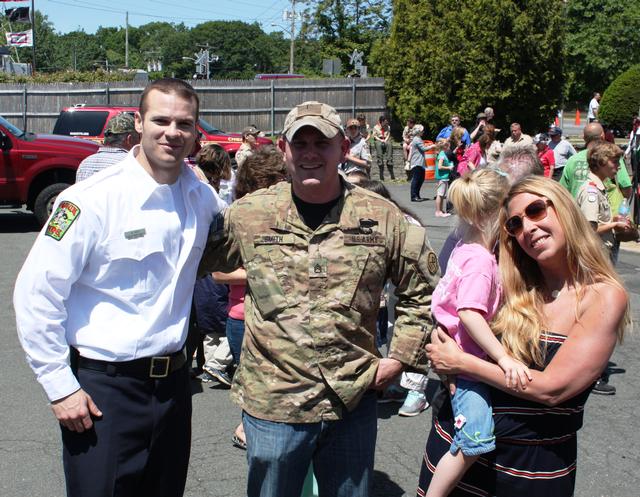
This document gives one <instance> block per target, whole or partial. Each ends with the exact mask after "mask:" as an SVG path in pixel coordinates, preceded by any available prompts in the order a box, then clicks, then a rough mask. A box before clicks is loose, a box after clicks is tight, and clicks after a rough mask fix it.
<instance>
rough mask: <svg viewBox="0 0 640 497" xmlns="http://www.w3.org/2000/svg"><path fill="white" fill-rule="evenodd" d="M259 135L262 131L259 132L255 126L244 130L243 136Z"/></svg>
mask: <svg viewBox="0 0 640 497" xmlns="http://www.w3.org/2000/svg"><path fill="white" fill-rule="evenodd" d="M258 133H260V131H258V128H256V127H255V126H247V127H246V128H244V129H243V130H242V136H247V135H257V134H258Z"/></svg>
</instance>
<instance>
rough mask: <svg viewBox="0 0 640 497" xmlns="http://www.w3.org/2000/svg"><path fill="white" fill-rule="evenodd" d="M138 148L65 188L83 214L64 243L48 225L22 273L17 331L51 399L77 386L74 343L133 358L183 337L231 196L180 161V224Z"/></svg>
mask: <svg viewBox="0 0 640 497" xmlns="http://www.w3.org/2000/svg"><path fill="white" fill-rule="evenodd" d="M138 150H139V146H136V147H134V148H133V149H132V150H131V151H130V152H129V154H128V155H127V157H126V159H125V160H124V161H122V162H121V163H119V164H117V165H114V166H111V167H109V168H107V169H105V170H103V171H101V172H99V173H97V174H95V175H93V176H91V177H90V178H88V179H86V180H85V181H82V182H80V183H76V184H75V185H73V186H71V187H69V188H68V189H67V190H65V191H64V192H62V193H61V194H60V196H59V197H58V199H57V201H56V208H57V207H58V206H59V205H60V204H61V202H63V201H66V202H71V203H72V204H73V205H74V206H77V208H78V209H79V213H78V215H77V216H76V218H75V219H74V221H73V222H72V223H71V225H70V226H69V227H68V228H67V231H66V232H64V235H63V236H62V237H61V238H60V239H59V240H57V239H56V238H55V237H52V236H49V235H47V228H48V226H45V227H44V228H43V230H42V232H40V234H39V235H38V237H37V238H36V241H35V243H34V245H33V247H32V249H31V252H30V253H29V255H28V257H27V260H26V261H25V263H24V266H23V267H22V270H21V271H20V274H19V275H18V279H17V281H16V287H15V292H14V306H15V311H16V319H17V327H18V335H19V337H20V341H21V343H22V346H23V348H24V349H25V351H26V353H27V359H28V361H29V364H30V365H31V367H32V369H33V370H34V372H35V373H36V376H37V378H38V381H39V382H40V383H41V384H42V386H43V387H44V390H45V392H46V393H47V395H48V397H49V399H50V400H52V401H53V400H57V399H60V398H62V397H65V396H67V395H69V394H71V393H73V392H74V391H76V390H78V389H79V388H80V385H79V384H78V382H77V380H76V378H75V376H74V375H73V372H72V371H71V369H70V367H69V345H72V346H73V347H75V348H76V349H78V351H79V352H80V355H82V356H83V357H88V358H91V359H99V360H104V361H127V360H132V359H137V358H141V357H149V356H157V355H166V354H170V353H172V352H176V351H178V350H180V348H181V347H182V345H183V344H184V342H185V339H186V335H187V331H188V330H187V324H188V316H189V312H190V308H191V299H192V295H193V285H194V281H195V277H196V271H197V267H198V263H199V261H200V256H201V255H202V251H203V249H204V246H205V243H206V241H207V234H208V230H209V226H210V225H211V223H212V221H213V220H214V218H215V217H216V215H217V214H218V213H219V212H220V211H221V210H222V208H223V206H224V203H223V202H222V201H221V200H220V199H219V197H218V195H217V194H216V193H215V191H214V190H213V188H211V187H210V186H208V185H206V184H204V183H202V182H200V181H199V180H198V179H197V178H196V176H195V175H194V174H193V172H192V171H191V170H189V169H188V168H187V167H186V166H183V167H182V171H181V174H180V179H179V184H180V186H181V193H182V198H183V200H184V210H183V213H184V217H185V218H184V219H183V221H182V222H183V223H184V229H182V228H181V220H180V219H179V216H178V213H177V211H176V207H175V205H174V195H173V194H172V191H171V186H170V185H161V184H158V183H157V182H156V181H155V180H154V179H153V178H152V177H151V176H150V175H149V174H148V173H147V172H146V171H145V170H144V169H143V168H142V166H141V165H140V163H139V162H138V161H137V160H136V155H137V153H138ZM65 205H69V204H65ZM55 212H56V210H55V209H54V213H55Z"/></svg>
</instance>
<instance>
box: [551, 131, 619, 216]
mask: <svg viewBox="0 0 640 497" xmlns="http://www.w3.org/2000/svg"><path fill="white" fill-rule="evenodd" d="M583 138H584V143H585V145H586V148H585V149H584V150H582V151H580V152H578V153H577V154H576V155H573V156H571V157H569V160H568V161H567V164H566V166H565V167H564V171H563V173H562V177H561V178H560V184H561V185H562V186H564V187H565V188H566V189H567V190H569V192H571V195H572V196H573V198H575V197H576V195H577V194H578V190H579V189H580V186H581V185H582V183H584V182H585V181H586V180H587V176H588V175H589V165H588V164H587V152H588V151H589V149H590V148H591V147H592V146H593V144H594V142H595V141H596V140H604V129H603V128H602V126H601V125H600V124H599V123H590V124H587V125H586V126H585V127H584V132H583ZM620 160H621V162H620V168H619V169H618V173H617V175H616V183H617V184H618V188H619V189H620V192H621V193H622V196H624V198H629V197H630V196H631V179H630V178H629V173H628V172H627V167H626V166H625V164H624V161H623V160H622V159H620ZM605 186H606V187H607V196H608V197H609V203H610V204H611V208H612V209H613V211H614V212H617V211H618V206H619V205H620V202H621V201H622V196H621V195H620V194H619V193H618V192H617V191H616V185H615V183H614V182H612V181H610V180H607V181H606V182H605ZM612 197H613V198H612Z"/></svg>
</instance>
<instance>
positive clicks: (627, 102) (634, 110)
mask: <svg viewBox="0 0 640 497" xmlns="http://www.w3.org/2000/svg"><path fill="white" fill-rule="evenodd" d="M639 108H640V64H636V65H635V66H632V67H630V68H629V69H627V70H626V71H625V72H624V73H622V74H621V75H620V76H618V77H617V78H616V79H615V80H614V81H613V83H611V85H609V87H608V88H607V90H606V91H605V92H604V94H603V95H602V102H601V105H600V109H599V110H598V119H599V120H600V121H602V122H603V123H605V124H606V125H608V126H613V127H616V128H618V129H621V130H624V131H627V132H628V131H630V128H631V123H632V121H633V118H634V117H635V116H637V115H638V109H639Z"/></svg>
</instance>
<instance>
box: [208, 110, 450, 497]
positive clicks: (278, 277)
mask: <svg viewBox="0 0 640 497" xmlns="http://www.w3.org/2000/svg"><path fill="white" fill-rule="evenodd" d="M278 146H279V148H280V149H281V150H282V151H283V153H284V155H285V160H286V164H287V168H288V171H289V174H290V176H291V183H285V182H283V183H279V184H277V185H275V186H272V187H271V188H269V189H266V190H259V191H257V192H255V193H254V194H251V195H247V196H246V197H244V198H242V199H241V200H240V201H238V202H236V203H234V204H233V205H232V206H231V207H230V209H228V211H227V212H226V214H225V217H224V220H223V219H221V218H219V219H217V222H214V223H213V225H212V228H211V231H210V235H209V242H208V244H207V247H206V249H205V254H204V256H203V260H202V262H201V268H200V269H201V271H207V272H210V271H213V270H216V271H224V272H229V271H231V270H233V269H235V268H237V267H239V266H243V267H244V268H245V269H246V271H247V296H246V300H245V316H246V333H245V338H244V343H243V349H242V357H241V360H240V366H239V368H238V371H237V373H236V375H235V378H234V384H233V387H232V393H231V395H232V399H233V400H234V401H235V402H236V403H237V404H239V405H240V406H241V407H242V409H243V423H244V427H245V431H246V434H247V446H248V452H247V458H248V463H249V477H248V490H247V494H248V496H249V497H257V496H261V497H288V496H291V497H293V496H295V497H298V496H299V495H300V492H301V489H302V485H303V482H304V479H305V475H306V473H307V471H308V468H309V465H310V463H311V462H313V468H314V472H315V476H316V478H317V480H318V485H319V488H320V494H321V495H325V496H336V497H366V496H369V495H371V484H372V477H373V460H374V451H375V439H376V432H377V415H376V394H375V392H374V389H381V388H384V386H385V385H387V384H388V383H389V382H391V381H392V380H393V379H394V378H395V377H396V376H397V375H398V374H399V373H400V372H401V371H402V370H403V369H405V368H413V369H418V370H423V371H424V370H425V362H426V361H425V359H424V354H423V348H424V345H425V343H426V341H427V336H428V332H429V330H430V329H431V328H432V319H431V312H430V301H431V292H432V290H433V288H434V286H435V285H436V283H437V278H438V276H437V275H438V262H437V257H436V255H435V253H434V252H433V251H432V250H431V248H430V246H429V243H428V240H427V238H426V233H425V230H424V228H422V227H419V226H414V225H411V224H409V223H407V222H406V220H405V218H404V216H403V215H402V213H401V212H400V210H399V209H398V208H397V207H395V206H394V205H393V204H391V203H390V202H388V201H387V200H385V199H383V198H382V197H379V196H378V195H375V194H373V193H370V192H368V191H366V190H364V189H361V188H359V187H357V186H354V185H350V184H348V183H347V182H345V181H344V180H342V179H341V178H340V176H339V174H338V165H339V164H340V163H341V162H343V161H344V157H345V154H346V153H347V152H348V150H349V141H348V140H347V139H345V135H344V131H343V129H342V125H341V121H340V117H339V116H338V114H337V112H336V110H335V109H334V108H332V107H330V106H329V105H326V104H323V103H319V102H305V103H303V104H301V105H298V106H296V107H295V108H294V109H292V110H291V112H290V113H289V115H288V116H287V118H286V121H285V125H284V129H283V136H282V138H281V139H280V141H279V142H278ZM388 279H390V280H391V281H392V282H393V283H394V285H395V286H396V295H397V297H398V305H397V308H396V316H397V321H396V326H395V336H394V338H393V341H392V342H391V346H390V348H389V356H388V357H387V358H380V356H379V354H378V352H377V349H376V346H375V337H376V317H377V313H378V304H379V301H380V294H381V292H382V289H383V286H384V284H385V282H386V281H387V280H388Z"/></svg>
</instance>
